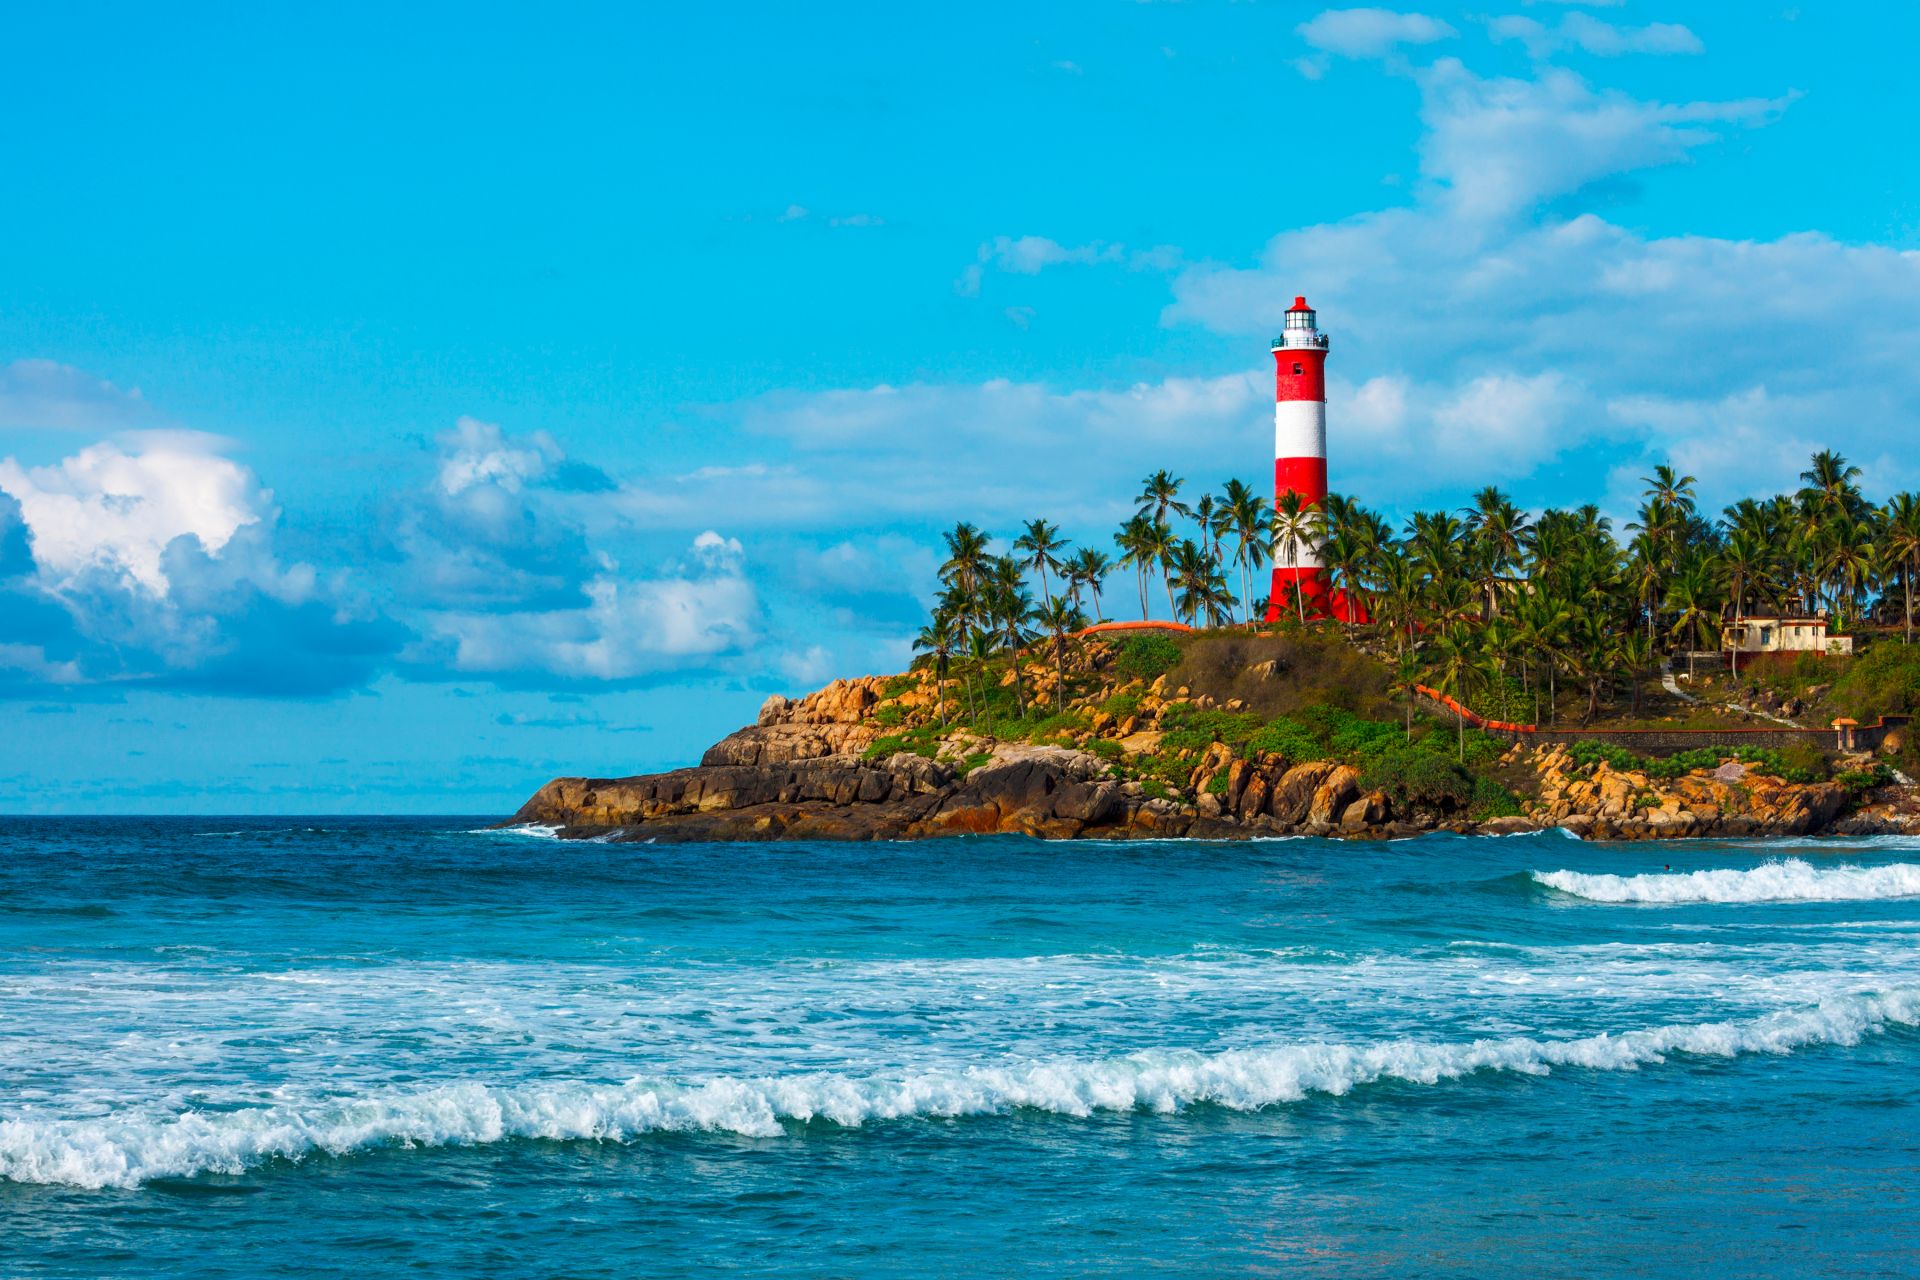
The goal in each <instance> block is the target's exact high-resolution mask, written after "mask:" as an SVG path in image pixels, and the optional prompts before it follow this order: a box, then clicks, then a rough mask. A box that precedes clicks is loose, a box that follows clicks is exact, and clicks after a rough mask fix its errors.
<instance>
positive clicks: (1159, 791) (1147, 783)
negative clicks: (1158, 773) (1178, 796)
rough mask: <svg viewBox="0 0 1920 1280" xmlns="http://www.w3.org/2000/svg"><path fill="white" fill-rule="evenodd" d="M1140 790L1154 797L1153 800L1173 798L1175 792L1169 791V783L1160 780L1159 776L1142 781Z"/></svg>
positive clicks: (1149, 796) (1150, 797) (1151, 797)
mask: <svg viewBox="0 0 1920 1280" xmlns="http://www.w3.org/2000/svg"><path fill="white" fill-rule="evenodd" d="M1140 790H1141V792H1142V793H1144V794H1145V795H1146V796H1147V797H1148V798H1149V799H1152V800H1171V799H1173V792H1171V791H1169V790H1168V789H1167V784H1166V783H1164V782H1162V781H1160V780H1159V779H1158V778H1147V779H1145V780H1144V781H1142V782H1141V783H1140Z"/></svg>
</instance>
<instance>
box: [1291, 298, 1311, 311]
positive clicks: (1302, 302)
mask: <svg viewBox="0 0 1920 1280" xmlns="http://www.w3.org/2000/svg"><path fill="white" fill-rule="evenodd" d="M1287 310H1289V311H1311V310H1313V308H1312V307H1310V306H1308V305H1307V300H1306V299H1305V298H1295V299H1294V300H1293V305H1292V306H1290V307H1288V308H1287Z"/></svg>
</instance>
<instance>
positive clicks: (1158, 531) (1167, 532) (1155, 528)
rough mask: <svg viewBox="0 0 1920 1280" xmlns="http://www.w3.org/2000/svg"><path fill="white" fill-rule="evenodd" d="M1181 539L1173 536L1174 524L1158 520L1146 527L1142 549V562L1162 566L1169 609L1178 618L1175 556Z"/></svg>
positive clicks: (1161, 570) (1162, 577)
mask: <svg viewBox="0 0 1920 1280" xmlns="http://www.w3.org/2000/svg"><path fill="white" fill-rule="evenodd" d="M1180 541H1181V540H1180V539H1178V538H1176V537H1174V536H1173V526H1172V525H1169V524H1168V523H1167V522H1166V521H1165V520H1156V521H1154V522H1153V523H1151V524H1149V525H1148V526H1147V528H1146V531H1145V535H1144V541H1143V542H1142V543H1141V546H1140V550H1141V551H1142V553H1143V554H1144V557H1145V558H1144V559H1143V560H1142V562H1141V563H1142V564H1156V565H1159V566H1160V581H1161V582H1162V583H1163V584H1164V585H1165V586H1166V588H1167V609H1168V610H1169V611H1170V612H1172V613H1173V615H1174V616H1175V617H1176V618H1178V617H1179V616H1180V611H1179V610H1178V609H1177V608H1175V607H1174V603H1173V556H1174V550H1175V548H1177V547H1178V546H1179V545H1180Z"/></svg>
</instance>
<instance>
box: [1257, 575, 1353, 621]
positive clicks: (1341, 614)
mask: <svg viewBox="0 0 1920 1280" xmlns="http://www.w3.org/2000/svg"><path fill="white" fill-rule="evenodd" d="M1296 593H1297V595H1298V598H1296ZM1303 616H1304V617H1305V618H1306V620H1307V621H1308V622H1319V621H1324V620H1332V621H1334V622H1352V623H1359V622H1371V621H1372V618H1371V617H1369V616H1368V614H1367V606H1366V603H1365V602H1364V601H1362V600H1360V599H1359V598H1358V597H1356V596H1350V595H1348V594H1347V593H1346V592H1344V591H1335V590H1333V589H1332V588H1331V587H1330V586H1329V585H1328V584H1327V578H1326V574H1325V573H1324V572H1323V571H1322V570H1319V569H1275V570H1274V571H1273V589H1272V591H1271V593H1270V594H1269V595H1268V596H1267V616H1266V620H1267V621H1268V622H1278V621H1280V620H1281V619H1282V618H1299V617H1303Z"/></svg>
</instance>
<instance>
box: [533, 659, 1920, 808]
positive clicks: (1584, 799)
mask: <svg viewBox="0 0 1920 1280" xmlns="http://www.w3.org/2000/svg"><path fill="white" fill-rule="evenodd" d="M896 679H898V678H896ZM885 687H886V686H885V684H884V683H883V682H882V681H881V679H880V678H878V677H869V678H865V679H862V680H855V681H836V682H834V683H833V684H832V685H829V686H828V687H827V688H826V689H823V690H821V691H819V692H817V693H815V694H812V695H809V696H808V697H807V698H803V699H799V700H789V699H786V698H780V697H775V698H771V699H769V700H768V701H767V703H766V705H765V706H764V707H763V708H762V710H761V713H760V717H759V721H758V723H756V724H754V725H751V726H749V727H747V728H744V729H741V730H738V731H737V732H735V733H733V734H730V735H729V736H728V737H726V738H724V739H722V740H721V741H720V742H718V743H716V744H715V745H714V746H713V747H712V748H710V749H709V750H708V751H707V752H706V754H705V755H704V757H703V758H702V760H701V763H700V764H699V765H698V766H695V767H691V768H685V769H675V770H671V771H668V772H665V773H657V774H647V775H640V776H636V777H628V778H556V779H554V780H553V781H552V782H549V783H548V784H547V785H545V786H544V787H542V788H541V789H540V790H539V791H538V792H537V793H536V794H535V795H534V796H533V797H532V798H531V799H529V800H528V801H527V803H526V804H525V805H523V806H522V807H521V808H520V810H519V812H518V813H516V814H515V815H514V816H513V818H512V819H511V824H514V825H526V824H538V825H542V826H549V827H554V828H557V829H558V834H560V835H561V836H563V837H566V838H602V839H613V840H640V841H732V840H911V839H925V838H935V837H944V836H960V835H992V834H1018V835H1026V836H1033V837H1038V838H1042V839H1174V838H1190V839H1218V840H1225V839H1247V838H1258V837H1271V836H1282V835H1305V836H1322V837H1341V838H1351V839H1393V838H1401V837H1406V836H1412V835H1417V834H1420V833H1422V832H1427V831H1452V832H1458V833H1462V834H1501V835H1504V834H1513V833H1518V832H1526V831H1534V830H1541V829H1545V828H1549V827H1558V828H1560V829H1562V830H1564V831H1566V832H1568V833H1569V834H1572V835H1577V836H1580V837H1583V838H1588V839H1617V840H1643V839H1671V838H1685V837H1725V838H1765V837H1785V836H1804V835H1815V834H1823V833H1830V834H1846V835H1868V834H1916V833H1920V794H1916V793H1917V792H1920V789H1916V788H1913V787H1905V786H1883V787H1879V788H1877V789H1874V790H1872V791H1868V792H1856V791H1854V790H1850V789H1849V788H1848V787H1847V786H1845V785H1843V784H1842V783H1840V782H1812V783H1805V782H1802V783H1796V782H1788V781H1784V780H1782V779H1780V778H1778V777H1773V776H1771V775H1769V774H1767V773H1765V772H1764V771H1762V770H1760V769H1757V768H1751V767H1748V766H1745V765H1740V764H1736V763H1733V762H1731V761H1729V762H1727V763H1726V764H1723V765H1721V766H1720V767H1719V768H1718V769H1714V770H1697V771H1695V772H1693V773H1691V774H1687V775H1684V776H1682V777H1679V778H1673V779H1664V780H1662V779H1655V778H1652V777H1649V776H1648V775H1647V774H1644V773H1639V772H1635V771H1632V770H1616V769H1613V768H1611V767H1609V766H1608V765H1607V764H1606V763H1605V762H1604V761H1601V762H1599V763H1597V764H1590V765H1582V764H1579V763H1576V762H1575V761H1574V760H1573V759H1572V758H1571V757H1570V756H1569V753H1568V752H1567V751H1566V750H1565V749H1564V748H1558V747H1538V748H1534V747H1518V746H1517V747H1514V748H1513V749H1512V750H1511V751H1509V752H1508V755H1507V757H1506V758H1505V759H1504V760H1503V761H1502V762H1501V763H1502V765H1503V767H1505V768H1507V769H1508V771H1509V773H1510V774H1511V775H1513V776H1518V777H1528V778H1530V779H1531V780H1532V785H1531V786H1530V787H1529V788H1527V791H1528V794H1527V795H1526V798H1525V800H1524V802H1523V806H1522V807H1523V812H1522V813H1520V814H1517V815H1515V814H1508V815H1506V816H1500V817H1491V818H1484V819H1481V820H1478V821H1476V820H1473V819H1472V818H1470V817H1468V816H1467V815H1466V814H1464V813H1460V812H1452V811H1448V810H1446V809H1435V808H1431V807H1425V806H1421V805H1409V804H1407V803H1405V802H1400V803H1396V801H1395V800H1394V798H1393V797H1392V796H1390V795H1388V794H1387V793H1386V792H1384V791H1382V790H1377V789H1376V790H1365V789H1363V785H1362V782H1363V775H1362V774H1361V772H1360V771H1359V770H1358V769H1356V768H1354V767H1353V766H1351V765H1348V764H1344V763H1340V762H1337V761H1330V760H1307V761H1301V762H1298V763H1291V762H1288V761H1286V760H1284V759H1280V758H1277V757H1263V758H1258V759H1244V758H1236V757H1235V756H1234V754H1233V753H1232V752H1231V751H1230V750H1228V749H1227V748H1226V747H1225V745H1224V744H1219V743H1216V744H1214V746H1213V747H1211V748H1209V749H1208V750H1207V751H1206V752H1205V753H1204V755H1203V756H1202V757H1201V758H1199V759H1198V760H1197V761H1196V763H1195V766H1194V770H1193V776H1192V779H1191V798H1187V797H1186V796H1180V797H1169V796H1166V795H1154V794H1151V793H1150V791H1149V789H1148V788H1147V787H1145V786H1143V785H1142V784H1141V783H1140V782H1138V781H1129V780H1126V779H1124V778H1122V777H1118V776H1115V773H1116V771H1115V770H1114V768H1113V767H1112V764H1111V760H1110V758H1102V757H1101V756H1100V755H1096V754H1094V753H1091V752H1088V751H1084V750H1079V749H1075V748H1073V747H1068V746H1050V745H1034V744H1031V743H1025V742H998V743H987V742H969V743H967V744H964V745H966V746H977V747H981V748H984V749H983V750H979V751H976V752H972V753H970V754H968V755H966V756H965V757H963V758H960V759H930V758H928V757H926V756H924V755H919V754H913V753H909V752H895V753H892V754H888V755H885V756H884V757H882V758H873V759H870V758H867V757H868V756H869V755H871V754H872V752H871V751H870V748H872V747H873V744H874V743H875V742H876V741H877V740H878V739H880V737H881V735H882V727H881V726H880V725H878V724H876V723H875V717H874V714H873V712H874V708H875V706H876V705H877V704H878V703H879V702H880V701H881V700H882V698H883V697H884V696H885V694H884V690H885ZM1120 727H1122V728H1131V727H1132V726H1120Z"/></svg>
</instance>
